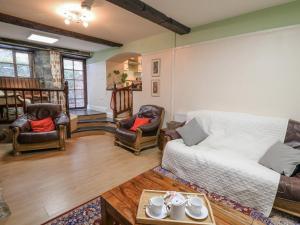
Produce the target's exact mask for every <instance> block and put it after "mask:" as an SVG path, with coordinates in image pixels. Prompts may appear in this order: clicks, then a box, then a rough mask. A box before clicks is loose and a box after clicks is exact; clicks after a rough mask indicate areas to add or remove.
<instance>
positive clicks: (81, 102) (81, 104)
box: [76, 98, 84, 107]
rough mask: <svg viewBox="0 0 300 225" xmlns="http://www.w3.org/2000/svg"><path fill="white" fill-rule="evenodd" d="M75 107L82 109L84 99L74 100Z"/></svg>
mask: <svg viewBox="0 0 300 225" xmlns="http://www.w3.org/2000/svg"><path fill="white" fill-rule="evenodd" d="M76 107H84V99H82V98H81V99H76Z"/></svg>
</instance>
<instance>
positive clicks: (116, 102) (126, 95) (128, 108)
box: [110, 85, 133, 119]
mask: <svg viewBox="0 0 300 225" xmlns="http://www.w3.org/2000/svg"><path fill="white" fill-rule="evenodd" d="M110 107H111V109H112V110H113V118H114V119H116V118H117V117H118V116H119V115H120V114H123V113H126V112H128V113H129V116H132V111H133V92H132V86H128V87H122V88H117V87H116V85H114V88H113V90H112V95H111V103H110Z"/></svg>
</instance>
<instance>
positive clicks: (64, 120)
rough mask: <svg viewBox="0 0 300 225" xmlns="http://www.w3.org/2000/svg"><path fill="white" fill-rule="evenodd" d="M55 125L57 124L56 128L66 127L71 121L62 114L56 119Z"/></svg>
mask: <svg viewBox="0 0 300 225" xmlns="http://www.w3.org/2000/svg"><path fill="white" fill-rule="evenodd" d="M54 123H55V125H56V126H60V125H63V126H66V125H68V124H69V123H70V119H69V117H68V116H67V115H66V114H65V113H63V112H61V113H60V114H59V115H58V116H57V117H56V118H55V120H54Z"/></svg>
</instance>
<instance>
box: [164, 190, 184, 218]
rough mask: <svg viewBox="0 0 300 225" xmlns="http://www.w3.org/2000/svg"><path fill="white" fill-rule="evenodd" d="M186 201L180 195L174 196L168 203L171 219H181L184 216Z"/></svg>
mask: <svg viewBox="0 0 300 225" xmlns="http://www.w3.org/2000/svg"><path fill="white" fill-rule="evenodd" d="M186 201H187V200H185V199H184V198H182V197H180V196H175V197H174V198H173V199H172V200H171V202H170V203H169V204H168V211H169V215H170V218H171V219H173V220H181V219H183V218H184V216H185V205H186Z"/></svg>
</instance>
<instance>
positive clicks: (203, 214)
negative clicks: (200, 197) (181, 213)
mask: <svg viewBox="0 0 300 225" xmlns="http://www.w3.org/2000/svg"><path fill="white" fill-rule="evenodd" d="M185 213H186V214H187V215H188V216H189V217H191V218H193V219H195V220H203V219H205V218H206V217H207V216H208V210H207V208H206V207H205V206H202V209H201V213H200V214H199V215H194V214H192V213H191V212H190V211H189V209H188V207H186V208H185Z"/></svg>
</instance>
